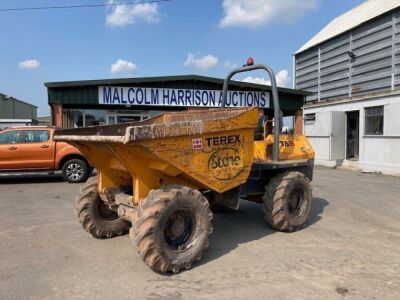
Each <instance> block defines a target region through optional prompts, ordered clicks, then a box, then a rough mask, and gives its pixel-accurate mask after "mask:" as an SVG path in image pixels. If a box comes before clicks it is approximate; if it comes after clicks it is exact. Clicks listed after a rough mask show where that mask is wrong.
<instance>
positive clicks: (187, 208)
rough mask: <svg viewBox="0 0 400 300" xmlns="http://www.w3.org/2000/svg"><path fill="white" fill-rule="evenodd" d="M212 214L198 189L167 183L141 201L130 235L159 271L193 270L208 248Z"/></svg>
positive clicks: (149, 264)
mask: <svg viewBox="0 0 400 300" xmlns="http://www.w3.org/2000/svg"><path fill="white" fill-rule="evenodd" d="M211 220H212V213H211V211H210V209H209V205H208V201H207V199H206V198H205V197H204V196H203V195H202V194H201V193H200V192H199V191H197V190H192V189H190V188H187V187H182V186H176V185H172V186H166V187H165V188H163V189H160V190H152V191H151V192H150V193H149V195H148V197H147V199H146V200H143V201H141V202H140V203H139V207H138V210H137V212H136V217H135V219H134V220H133V221H132V224H133V227H132V228H131V231H130V236H131V238H132V240H133V243H134V244H135V245H136V247H137V249H138V252H139V254H140V257H141V258H142V259H143V261H144V262H145V263H146V264H147V265H148V266H149V267H150V268H151V269H152V270H153V271H156V272H161V273H166V272H174V273H178V272H179V271H180V270H181V269H190V268H191V266H192V263H193V262H194V261H196V260H200V258H201V256H202V253H203V251H204V249H205V248H207V247H208V243H209V240H208V239H209V235H210V234H211V232H212V225H211Z"/></svg>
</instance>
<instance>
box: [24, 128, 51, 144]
mask: <svg viewBox="0 0 400 300" xmlns="http://www.w3.org/2000/svg"><path fill="white" fill-rule="evenodd" d="M42 131H43V132H47V134H48V139H47V140H46V141H41V142H27V141H25V137H26V135H27V133H28V132H42ZM50 138H51V135H50V130H47V129H38V130H35V129H33V130H31V129H29V130H24V131H23V138H22V139H21V143H22V144H29V145H31V144H41V143H47V142H49V141H50Z"/></svg>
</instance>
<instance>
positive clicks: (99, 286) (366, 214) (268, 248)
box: [0, 167, 400, 300]
mask: <svg viewBox="0 0 400 300" xmlns="http://www.w3.org/2000/svg"><path fill="white" fill-rule="evenodd" d="M313 188H314V190H313V192H314V202H313V211H312V217H311V223H310V225H309V226H308V227H307V228H305V229H304V230H301V231H299V232H295V233H289V234H288V233H280V232H276V231H274V230H272V229H270V228H269V227H268V226H267V225H266V223H265V221H264V220H263V213H262V210H261V207H260V206H259V205H257V204H253V203H250V202H242V203H241V208H240V210H239V211H238V212H230V213H224V214H215V215H214V221H213V223H214V233H213V235H212V238H211V243H210V248H209V250H208V251H207V252H206V253H205V255H204V256H203V259H202V260H201V261H200V262H199V263H198V264H197V265H194V267H193V269H191V270H189V271H185V272H182V273H180V274H177V275H159V274H156V273H154V272H152V271H151V270H150V269H149V268H147V267H146V266H145V265H144V264H143V263H142V261H141V260H140V258H139V257H138V255H137V254H136V249H135V248H134V246H133V245H132V243H131V242H130V240H129V236H128V235H126V236H122V237H118V238H113V239H109V240H96V239H94V238H92V237H90V236H89V235H88V234H87V233H86V232H84V231H83V229H82V228H81V226H80V224H79V223H78V222H77V220H76V218H75V215H74V212H73V199H74V198H75V195H76V193H77V191H78V189H79V185H74V184H68V183H65V182H63V181H62V179H61V178H60V177H59V176H57V175H56V176H51V177H49V176H46V175H29V176H26V175H24V176H22V175H13V176H4V175H0V298H1V299H98V298H100V297H102V298H104V299H111V298H113V299H174V300H175V299H208V298H212V299H325V300H326V299H343V298H346V299H400V217H399V216H400V197H399V192H400V178H396V177H390V176H383V175H374V174H361V173H356V172H350V171H344V170H332V169H327V168H320V167H318V168H316V170H315V178H314V182H313Z"/></svg>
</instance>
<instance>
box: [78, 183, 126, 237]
mask: <svg viewBox="0 0 400 300" xmlns="http://www.w3.org/2000/svg"><path fill="white" fill-rule="evenodd" d="M75 212H76V215H77V217H78V220H79V222H80V223H81V225H82V227H83V228H84V229H85V230H86V231H87V232H89V233H90V234H91V235H92V236H93V237H95V238H99V239H102V238H111V237H113V236H117V235H122V234H124V233H126V232H128V229H129V223H127V222H126V221H124V220H122V219H121V218H120V217H119V216H118V214H117V213H116V212H115V211H113V210H111V209H109V207H108V206H107V205H106V204H105V203H104V201H103V200H101V198H100V195H99V193H98V192H97V177H90V178H89V179H88V181H87V182H86V183H85V184H84V185H82V187H81V189H80V191H79V193H78V196H77V197H76V200H75Z"/></svg>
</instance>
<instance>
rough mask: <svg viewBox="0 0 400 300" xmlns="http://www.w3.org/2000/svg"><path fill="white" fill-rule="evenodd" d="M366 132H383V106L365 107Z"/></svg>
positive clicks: (373, 133)
mask: <svg viewBox="0 0 400 300" xmlns="http://www.w3.org/2000/svg"><path fill="white" fill-rule="evenodd" d="M365 134H366V135H382V134H383V106H374V107H367V108H365Z"/></svg>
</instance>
